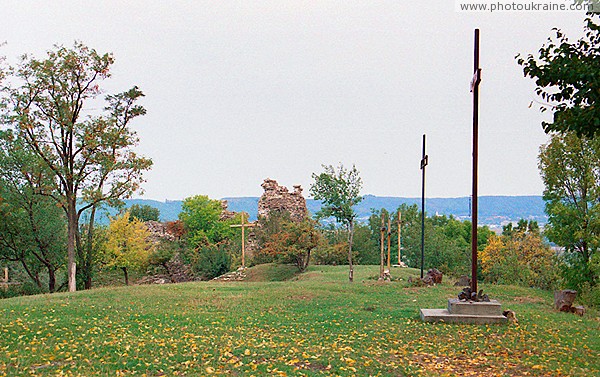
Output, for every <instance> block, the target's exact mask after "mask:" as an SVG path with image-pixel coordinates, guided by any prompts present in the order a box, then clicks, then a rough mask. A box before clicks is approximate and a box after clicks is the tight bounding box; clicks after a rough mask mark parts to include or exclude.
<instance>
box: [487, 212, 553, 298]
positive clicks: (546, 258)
mask: <svg viewBox="0 0 600 377" xmlns="http://www.w3.org/2000/svg"><path fill="white" fill-rule="evenodd" d="M525 224H526V222H525ZM504 230H505V231H504V232H503V234H502V235H501V236H498V235H492V236H491V237H490V239H489V241H488V245H487V246H486V247H485V249H484V250H483V251H481V252H480V253H479V260H480V263H481V272H482V278H483V279H484V280H485V281H488V282H491V283H500V284H519V285H525V286H530V287H538V288H544V289H549V288H553V287H554V285H555V284H556V283H557V281H558V267H557V260H556V256H555V254H554V252H553V251H552V249H551V248H550V246H548V244H547V243H546V242H545V241H544V239H543V238H542V235H541V234H540V233H539V230H538V229H537V227H536V226H530V227H527V226H525V227H520V226H518V227H516V228H514V229H513V228H512V227H511V228H510V229H508V231H507V228H505V229H504Z"/></svg>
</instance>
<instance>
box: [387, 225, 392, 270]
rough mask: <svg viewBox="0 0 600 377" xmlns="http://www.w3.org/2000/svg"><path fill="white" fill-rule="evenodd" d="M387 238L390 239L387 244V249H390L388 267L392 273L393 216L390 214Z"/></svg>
mask: <svg viewBox="0 0 600 377" xmlns="http://www.w3.org/2000/svg"><path fill="white" fill-rule="evenodd" d="M387 239H388V244H387V249H388V255H387V268H388V273H390V272H391V271H392V265H391V259H392V257H391V255H390V254H391V249H392V247H391V242H392V219H391V216H388V228H387Z"/></svg>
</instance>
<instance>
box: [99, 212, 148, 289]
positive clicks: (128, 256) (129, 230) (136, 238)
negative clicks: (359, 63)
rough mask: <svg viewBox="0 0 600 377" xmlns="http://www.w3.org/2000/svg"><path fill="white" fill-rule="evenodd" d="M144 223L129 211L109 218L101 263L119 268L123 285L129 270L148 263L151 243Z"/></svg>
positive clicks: (127, 278) (127, 279) (126, 280)
mask: <svg viewBox="0 0 600 377" xmlns="http://www.w3.org/2000/svg"><path fill="white" fill-rule="evenodd" d="M149 236H150V231H149V230H148V228H147V227H146V225H145V224H144V223H143V222H142V221H140V220H138V219H136V218H134V219H131V217H130V214H129V212H125V213H124V214H123V215H121V216H119V217H117V218H114V219H112V220H111V222H110V225H109V226H108V239H107V243H106V250H105V254H104V255H103V257H102V263H103V264H104V266H106V267H113V268H120V269H121V270H122V271H123V276H124V278H125V285H129V270H131V269H135V270H142V269H143V268H145V267H146V266H147V265H148V261H149V256H150V254H151V252H152V248H153V244H152V243H151V242H150V241H149V240H148V237H149Z"/></svg>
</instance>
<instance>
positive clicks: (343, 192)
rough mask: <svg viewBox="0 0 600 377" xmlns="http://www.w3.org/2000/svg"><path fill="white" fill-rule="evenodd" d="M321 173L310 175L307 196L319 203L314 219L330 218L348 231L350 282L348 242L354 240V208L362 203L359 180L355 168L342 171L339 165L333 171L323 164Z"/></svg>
mask: <svg viewBox="0 0 600 377" xmlns="http://www.w3.org/2000/svg"><path fill="white" fill-rule="evenodd" d="M323 169H324V170H325V171H324V172H322V173H320V174H318V175H317V174H315V173H313V174H312V178H313V179H314V183H313V184H312V185H311V186H310V193H311V194H312V195H313V197H314V198H315V199H316V200H321V201H322V204H321V210H320V211H319V212H318V213H317V218H327V217H334V218H335V220H336V221H337V222H338V224H341V225H342V226H343V227H345V228H346V230H347V231H348V264H349V268H350V270H349V274H348V280H349V281H350V282H352V281H353V280H354V268H353V266H352V241H353V237H354V221H355V220H356V212H354V206H355V205H356V204H358V203H360V201H361V200H362V196H361V195H360V189H361V188H362V179H361V178H360V176H359V172H358V170H357V169H356V166H354V165H352V169H350V170H348V169H345V168H344V166H343V165H342V164H340V165H339V166H338V167H337V168H334V167H333V166H332V165H323Z"/></svg>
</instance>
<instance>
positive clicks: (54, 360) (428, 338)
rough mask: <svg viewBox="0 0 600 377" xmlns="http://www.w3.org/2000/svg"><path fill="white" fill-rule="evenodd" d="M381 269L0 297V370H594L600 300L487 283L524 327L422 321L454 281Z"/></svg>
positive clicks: (598, 367)
mask: <svg viewBox="0 0 600 377" xmlns="http://www.w3.org/2000/svg"><path fill="white" fill-rule="evenodd" d="M378 270H379V267H378V266H357V267H356V272H355V283H353V284H349V283H348V282H347V267H346V266H338V267H332V266H312V267H310V268H309V270H308V271H307V272H306V273H304V274H302V275H295V276H293V275H292V276H293V277H292V278H291V280H288V281H283V282H273V281H270V282H229V283H219V282H199V283H186V284H173V285H161V286H158V285H153V286H133V287H119V288H102V289H96V290H92V291H86V292H76V293H72V294H67V293H62V294H53V295H42V296H30V297H19V298H12V299H6V300H0V312H1V313H2V316H1V317H0V318H1V319H0V325H1V331H2V337H1V340H0V351H1V352H0V375H9V376H14V375H52V376H55V375H75V376H79V375H81V376H92V375H146V376H162V375H165V376H176V375H179V376H184V375H185V376H197V375H211V374H220V375H231V376H251V375H255V376H264V375H275V376H277V375H281V376H285V375H289V376H302V375H306V376H312V375H332V376H333V375H341V376H352V375H357V376H378V375H379V376H454V375H458V376H598V375H600V359H599V355H600V320H599V318H598V312H596V311H589V312H588V313H586V315H585V316H584V317H583V318H581V317H577V316H575V315H573V314H567V313H559V312H556V311H554V310H553V309H552V294H551V293H550V292H546V291H540V290H535V289H527V288H522V287H512V286H486V285H483V289H484V290H485V291H486V292H487V293H488V294H490V296H491V297H492V298H494V299H498V300H500V301H501V302H502V304H503V308H505V309H511V310H514V311H515V312H516V313H517V317H518V319H519V324H518V325H487V326H486V325H479V326H477V325H450V324H427V323H423V322H421V321H420V319H419V314H418V313H419V308H436V307H444V306H445V305H446V301H447V299H448V298H449V297H454V296H455V295H456V294H457V293H458V291H459V288H457V287H454V286H452V285H451V282H448V283H446V282H445V283H444V284H441V285H438V286H436V287H430V288H407V287H406V278H407V277H408V276H409V275H410V274H414V275H416V274H417V271H416V270H409V269H402V270H400V269H394V270H392V276H394V277H399V278H403V280H399V281H396V282H393V283H378V282H377V281H376V280H374V279H373V277H375V276H377V275H378ZM262 274H263V275H265V274H266V273H265V272H264V271H263V272H262ZM254 276H256V275H254ZM267 280H268V279H267Z"/></svg>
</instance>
